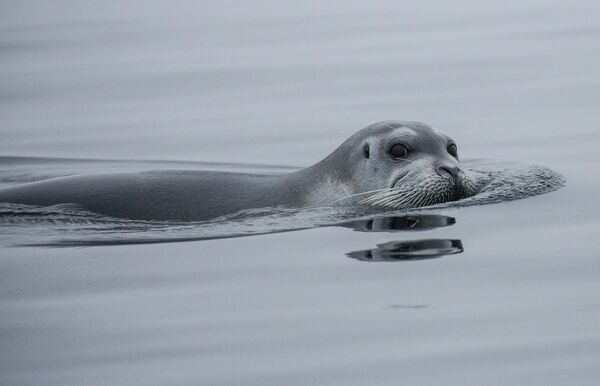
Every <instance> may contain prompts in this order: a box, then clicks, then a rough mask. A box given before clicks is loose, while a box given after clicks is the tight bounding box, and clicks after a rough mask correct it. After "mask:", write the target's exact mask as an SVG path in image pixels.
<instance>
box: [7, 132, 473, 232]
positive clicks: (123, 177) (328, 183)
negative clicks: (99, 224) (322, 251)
mask: <svg viewBox="0 0 600 386" xmlns="http://www.w3.org/2000/svg"><path fill="white" fill-rule="evenodd" d="M476 192H477V187H476V184H475V182H474V181H473V180H472V179H470V178H469V177H468V175H467V174H466V173H465V172H464V171H463V170H462V169H461V167H460V161H459V158H458V149H457V145H456V143H455V142H454V141H453V140H452V139H451V138H450V137H448V136H446V135H444V134H442V133H441V132H439V131H437V130H434V129H432V128H431V127H430V126H428V125H426V124H424V123H420V122H406V121H384V122H378V123H375V124H373V125H370V126H368V127H366V128H364V129H362V130H360V131H358V132H357V133H356V134H354V135H353V136H351V137H350V138H348V139H347V140H346V141H345V142H344V143H343V144H342V145H341V146H339V147H338V148H337V149H336V150H335V151H333V152H332V153H331V154H329V155H328V156H327V157H326V158H325V159H323V160H321V161H320V162H318V163H316V164H314V165H312V166H309V167H306V168H304V169H301V170H299V171H296V172H292V173H288V174H283V175H255V174H242V173H228V172H213V171H189V170H186V171H180V170H179V171H178V170H161V171H146V172H136V173H110V174H90V175H74V176H67V177H58V178H52V179H48V180H43V181H37V182H31V183H27V184H23V185H19V186H15V187H10V188H5V189H2V190H0V202H10V203H18V204H27V205H42V206H50V205H57V204H67V203H70V204H76V205H78V206H80V207H82V208H84V209H86V210H89V211H92V212H96V213H99V214H102V215H108V216H113V217H121V218H128V219H138V220H176V221H203V220H208V219H211V218H215V217H219V216H223V215H227V214H232V213H236V212H239V211H241V210H245V209H252V208H263V207H292V208H293V207H296V208H300V207H318V206H332V205H368V206H374V207H381V208H387V209H407V208H415V207H421V206H427V205H433V204H438V203H442V202H446V201H453V200H458V199H461V198H464V197H468V196H471V195H473V194H475V193H476Z"/></svg>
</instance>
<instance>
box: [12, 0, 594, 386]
mask: <svg viewBox="0 0 600 386" xmlns="http://www.w3.org/2000/svg"><path fill="white" fill-rule="evenodd" d="M598 16H600V6H599V4H598V2H595V1H579V2H576V3H574V4H571V3H567V2H559V1H525V2H520V3H518V4H511V5H510V7H507V6H505V4H504V3H503V2H485V3H483V2H476V1H461V2H444V3H443V4H441V3H440V2H429V1H424V2H418V3H414V4H401V3H400V4H397V3H394V2H383V1H381V2H378V1H375V2H369V4H368V5H366V4H364V2H358V1H348V2H346V1H345V2H330V3H327V4H321V3H317V2H314V3H305V2H299V3H295V4H290V3H280V2H274V1H259V2H252V3H250V2H248V3H246V2H233V1H232V2H222V1H220V2H212V1H208V2H202V3H198V2H183V3H178V4H177V5H176V6H175V5H173V4H172V3H167V2H161V1H145V2H140V1H136V0H127V1H119V2H111V1H109V2H102V3H98V4H96V5H94V4H90V3H82V2H79V1H68V0H60V1H53V2H39V1H27V0H26V1H8V2H2V3H0V21H1V23H0V30H1V31H2V33H1V34H0V55H1V56H0V62H1V65H0V73H1V74H2V75H1V76H0V122H2V124H1V126H0V134H1V139H0V153H1V155H2V156H19V157H59V158H80V159H82V158H83V159H103V160H115V159H116V160H134V161H135V162H133V163H127V165H128V166H126V167H125V166H124V163H123V162H122V161H117V162H114V161H110V162H109V161H106V162H102V163H99V164H98V163H94V162H89V163H88V164H86V165H85V166H82V164H81V163H77V164H76V165H77V166H73V165H74V164H72V163H69V162H54V161H52V162H49V161H48V160H47V159H45V160H44V161H43V162H37V163H35V162H34V161H31V162H30V163H29V164H28V165H29V166H27V165H25V164H24V163H23V162H21V161H22V159H19V160H18V161H19V162H17V161H16V160H17V159H14V160H15V163H14V164H13V166H10V165H7V164H3V166H2V176H3V179H2V181H0V183H2V184H3V186H8V185H10V184H14V183H18V182H20V181H24V180H27V179H30V180H31V179H35V178H40V177H44V176H45V177H51V176H54V175H64V174H72V173H74V172H76V170H75V169H80V168H82V167H83V168H85V169H86V170H90V171H105V170H108V171H119V170H141V169H146V168H162V167H163V166H160V165H164V162H166V161H169V162H171V161H182V162H183V163H184V164H181V163H178V164H177V167H178V168H197V167H201V168H213V169H214V168H216V169H217V170H225V169H236V170H237V169H244V168H247V167H250V168H254V170H256V171H258V172H262V171H266V170H270V171H273V172H278V173H279V172H280V173H282V172H286V171H289V170H293V168H294V167H303V166H306V165H309V164H312V163H314V162H316V161H318V160H319V159H320V158H322V157H324V156H325V155H327V154H328V153H329V152H331V150H332V149H334V148H335V147H336V146H338V145H339V144H340V143H341V142H342V141H343V140H344V139H346V138H347V137H348V136H350V135H351V134H353V133H354V132H355V131H356V130H358V129H360V128H362V127H364V126H366V125H368V124H370V123H373V122H375V121H380V120H385V119H407V120H420V121H425V122H428V123H430V124H432V125H433V126H434V127H437V128H439V129H441V130H443V131H444V132H446V133H448V134H449V135H451V136H452V137H453V138H454V139H455V140H456V141H457V143H458V145H459V151H460V153H461V156H462V157H463V158H465V159H472V160H493V162H501V163H506V164H508V163H511V162H517V163H519V164H522V165H542V166H545V167H549V168H551V169H552V170H555V171H557V172H559V173H560V174H561V175H563V176H564V177H566V185H565V187H564V188H562V189H560V190H558V191H555V192H552V193H548V194H544V195H538V196H534V197H530V198H525V199H521V200H514V201H509V202H502V203H496V204H489V205H474V206H465V207H441V208H435V209H432V210H428V211H426V212H423V213H392V214H386V215H385V216H383V217H381V218H382V219H379V220H376V221H375V222H372V223H371V224H370V225H369V223H368V221H369V218H370V217H368V216H367V218H362V217H361V218H358V219H355V218H351V219H346V220H348V221H341V223H344V222H345V223H346V224H345V226H327V227H318V228H311V229H306V230H300V231H295V232H284V233H272V234H264V235H255V236H252V237H239V238H226V239H214V240H204V241H193V242H175V243H154V244H134V245H114V244H111V245H95V246H93V247H90V246H77V247H74V248H73V247H68V248H55V247H44V246H39V245H38V246H13V245H14V244H20V243H19V241H21V240H23V238H27V240H28V241H34V242H33V243H35V242H36V241H37V242H38V244H39V243H42V244H43V243H45V242H47V241H48V240H51V241H52V240H54V241H56V240H62V239H69V236H73V235H75V236H77V235H81V234H82V233H84V234H85V232H86V229H85V228H86V227H87V226H89V224H88V225H86V224H81V223H77V222H76V221H75V222H73V223H72V225H71V226H70V228H71V230H70V231H71V233H69V230H68V229H67V230H65V232H64V233H57V228H56V226H49V225H48V224H47V223H42V224H41V225H40V224H38V225H33V226H32V225H31V224H29V226H21V225H17V226H15V225H14V224H13V225H11V226H6V224H5V226H3V227H2V228H1V230H0V232H2V234H1V235H0V236H1V239H2V249H0V315H1V316H0V347H2V349H1V350H0V374H2V377H1V379H0V383H2V384H6V385H39V384H46V385H82V384H119V385H165V384H169V385H187V384H206V385H234V384H244V385H280V384H286V385H306V384H315V385H340V384H344V385H365V384H377V385H384V384H385V385H397V384H410V385H432V384H461V385H482V384H486V385H506V384H526V385H574V384H577V385H594V384H597V383H598V382H599V380H600V366H598V363H600V333H599V331H600V291H599V289H600V287H599V285H598V283H599V282H600V262H599V260H598V250H599V247H600V245H599V242H598V237H597V235H598V233H599V232H600V223H599V221H598V218H597V214H598V213H599V212H600V204H598V200H597V197H599V195H600V177H598V173H597V172H596V167H595V165H597V164H598V162H599V161H600V157H599V155H598V154H599V153H598V149H599V148H600V129H599V128H600V114H599V110H598V101H600V87H599V85H600V74H599V72H598V70H597V69H598V68H600V50H599V49H598V48H599V47H598V42H599V41H600V25H599V24H598V20H600V19H599V17H598ZM31 160H33V158H31ZM145 160H155V161H152V162H148V161H145ZM198 163H200V164H198ZM248 165H250V166H248ZM267 165H280V166H278V167H277V168H276V169H277V170H273V169H272V166H267ZM426 215H427V216H433V217H423V216H426ZM386 216H387V217H386ZM420 216H421V217H420ZM449 219H452V220H449ZM361 221H363V222H361ZM364 221H367V222H364ZM349 222H350V223H349ZM386 222H388V224H387V225H385V224H384V225H381V223H386ZM415 223H416V224H421V225H423V226H422V227H421V228H419V225H413V228H415V227H416V228H417V229H412V228H409V229H406V227H407V226H408V227H410V225H411V224H415ZM337 224H338V225H340V223H339V222H338V223H337ZM390 224H392V225H390ZM393 224H396V225H393ZM398 224H399V225H398ZM63 225H64V224H63ZM63 225H61V224H59V227H60V226H63ZM262 225H265V224H261V226H262ZM271 225H272V224H271ZM94 226H97V225H94ZM111 226H113V227H114V226H115V224H112V225H111ZM386 226H387V228H386ZM403 226H404V228H402V227H403ZM369 227H370V228H371V231H369V229H368V228H369ZM63 228H68V227H63ZM397 228H400V229H397ZM247 229H252V225H250V226H249V227H248V228H247ZM44 230H45V231H47V233H46V234H43V233H40V232H41V231H44ZM365 230H366V231H365ZM112 231H113V233H112V234H111V237H112V238H114V237H113V236H114V229H113V230H112ZM28 232H30V233H28ZM143 235H145V236H148V234H147V233H145V232H144V229H141V230H140V233H139V235H138V236H143ZM31 236H33V237H31ZM57 236H62V237H57ZM88 236H89V234H88ZM150 236H152V235H150ZM32 238H33V240H31V239H32ZM74 238H75V239H78V238H77V237H74ZM71 239H73V237H71ZM81 239H82V238H79V239H78V240H81ZM457 241H460V244H458V243H457ZM407 251H408V252H411V253H412V254H411V255H410V254H409V256H408V257H407V256H406V253H407ZM440 251H442V252H444V253H442V254H439V253H438V252H440ZM369 253H370V255H371V257H372V259H368V256H369ZM419 254H420V255H419ZM415 256H417V257H416V258H415ZM365 257H366V258H365ZM374 260H376V261H374ZM384 260H385V261H384ZM389 260H393V261H389Z"/></svg>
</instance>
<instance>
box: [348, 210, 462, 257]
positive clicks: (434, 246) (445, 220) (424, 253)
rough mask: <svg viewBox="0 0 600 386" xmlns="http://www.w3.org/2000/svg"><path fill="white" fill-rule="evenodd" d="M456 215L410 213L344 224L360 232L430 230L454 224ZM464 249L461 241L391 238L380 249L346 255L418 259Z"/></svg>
mask: <svg viewBox="0 0 600 386" xmlns="http://www.w3.org/2000/svg"><path fill="white" fill-rule="evenodd" d="M455 223H456V219H455V218H454V217H449V216H442V215H407V216H389V217H377V218H373V219H368V220H357V221H350V222H347V223H343V224H340V226H343V227H347V228H352V229H354V230H356V231H359V232H402V231H426V230H431V229H435V228H441V227H446V226H451V225H454V224H455ZM463 251H464V248H463V245H462V242H461V240H450V239H421V240H402V241H390V242H387V243H383V244H378V245H377V247H376V248H373V249H365V250H360V251H353V252H349V253H347V254H346V256H348V257H350V258H352V259H356V260H360V261H415V260H427V259H435V258H439V257H442V256H445V255H454V254H458V253H462V252H463Z"/></svg>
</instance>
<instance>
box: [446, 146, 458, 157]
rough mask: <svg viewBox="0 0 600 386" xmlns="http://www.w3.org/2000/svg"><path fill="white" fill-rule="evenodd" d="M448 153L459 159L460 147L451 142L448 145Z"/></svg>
mask: <svg viewBox="0 0 600 386" xmlns="http://www.w3.org/2000/svg"><path fill="white" fill-rule="evenodd" d="M448 153H450V155H451V156H452V157H454V158H457V159H458V148H457V147H456V145H455V144H453V143H451V144H450V145H448Z"/></svg>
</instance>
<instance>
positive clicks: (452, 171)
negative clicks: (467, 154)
mask: <svg viewBox="0 0 600 386" xmlns="http://www.w3.org/2000/svg"><path fill="white" fill-rule="evenodd" d="M436 171H437V173H438V174H439V175H440V177H443V178H447V179H450V180H452V181H453V182H454V183H455V184H456V183H457V182H458V181H459V177H458V173H459V172H460V168H459V167H458V166H450V165H442V166H439V167H438V168H437V169H436Z"/></svg>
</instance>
